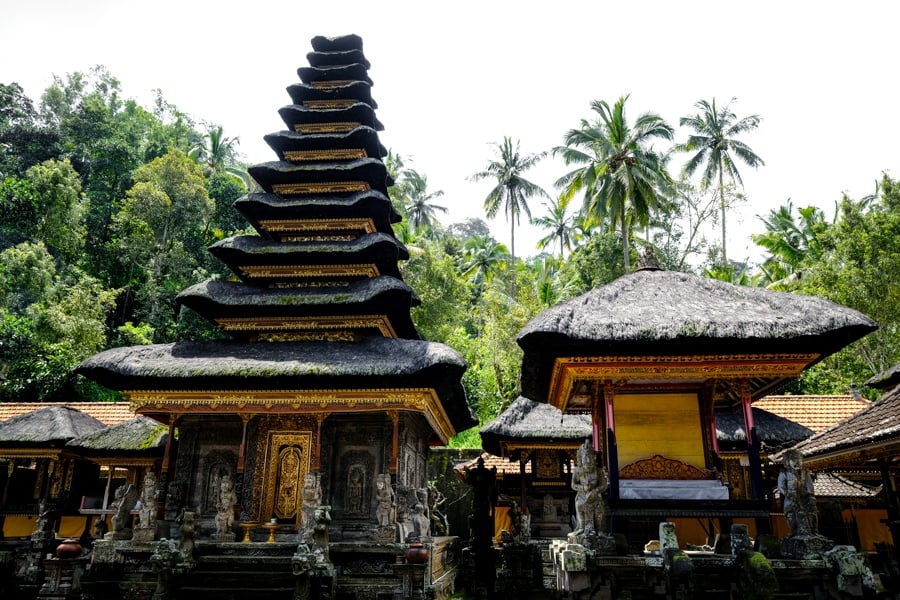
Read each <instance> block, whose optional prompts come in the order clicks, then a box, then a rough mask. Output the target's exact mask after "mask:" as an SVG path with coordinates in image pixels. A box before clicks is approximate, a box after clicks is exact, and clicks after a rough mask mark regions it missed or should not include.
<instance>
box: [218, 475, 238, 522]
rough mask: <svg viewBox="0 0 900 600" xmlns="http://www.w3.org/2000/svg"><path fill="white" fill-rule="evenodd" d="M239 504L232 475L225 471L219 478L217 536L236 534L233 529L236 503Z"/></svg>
mask: <svg viewBox="0 0 900 600" xmlns="http://www.w3.org/2000/svg"><path fill="white" fill-rule="evenodd" d="M235 504H237V494H236V493H235V491H234V482H233V481H232V480H231V475H229V474H227V473H225V474H224V475H222V477H221V479H220V480H219V497H218V498H217V499H216V536H217V537H229V536H234V532H232V531H231V527H232V525H234V505H235Z"/></svg>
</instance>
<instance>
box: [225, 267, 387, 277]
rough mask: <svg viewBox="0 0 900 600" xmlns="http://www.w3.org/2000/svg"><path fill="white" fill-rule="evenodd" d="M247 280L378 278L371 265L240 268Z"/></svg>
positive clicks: (375, 270) (376, 271) (374, 268)
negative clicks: (278, 278)
mask: <svg viewBox="0 0 900 600" xmlns="http://www.w3.org/2000/svg"><path fill="white" fill-rule="evenodd" d="M240 269H241V272H243V273H244V275H246V276H247V278H249V279H263V278H270V277H289V278H302V277H378V276H379V275H380V273H379V272H378V267H376V266H375V265H373V264H356V265H315V266H296V265H293V266H292V265H247V266H243V267H240Z"/></svg>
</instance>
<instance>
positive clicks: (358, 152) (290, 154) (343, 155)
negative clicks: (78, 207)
mask: <svg viewBox="0 0 900 600" xmlns="http://www.w3.org/2000/svg"><path fill="white" fill-rule="evenodd" d="M367 156H368V154H367V153H366V150H365V148H336V149H333V150H285V151H284V159H285V160H287V161H289V162H292V163H300V162H315V161H326V160H354V159H357V158H366V157H367Z"/></svg>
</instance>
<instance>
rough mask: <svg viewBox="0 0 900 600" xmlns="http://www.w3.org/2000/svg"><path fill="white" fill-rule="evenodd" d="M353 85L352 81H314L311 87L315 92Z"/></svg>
mask: <svg viewBox="0 0 900 600" xmlns="http://www.w3.org/2000/svg"><path fill="white" fill-rule="evenodd" d="M351 83H353V80H352V79H335V80H332V81H313V82H312V83H310V84H309V85H310V87H311V88H312V89H314V90H330V89H333V88H337V87H343V86H345V85H350V84H351Z"/></svg>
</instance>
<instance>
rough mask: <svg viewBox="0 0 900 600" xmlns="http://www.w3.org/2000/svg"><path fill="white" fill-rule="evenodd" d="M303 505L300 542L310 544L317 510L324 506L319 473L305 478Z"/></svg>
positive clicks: (310, 474)
mask: <svg viewBox="0 0 900 600" xmlns="http://www.w3.org/2000/svg"><path fill="white" fill-rule="evenodd" d="M301 495H302V496H303V503H302V505H301V507H300V516H301V521H300V541H301V542H302V543H304V544H310V543H312V541H313V536H314V535H315V528H316V509H317V508H318V507H319V505H320V504H322V487H321V485H320V484H319V475H318V474H317V473H307V474H306V477H304V478H303V490H302V491H301Z"/></svg>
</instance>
